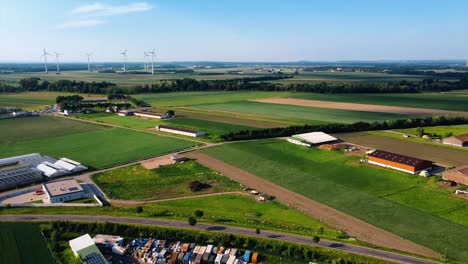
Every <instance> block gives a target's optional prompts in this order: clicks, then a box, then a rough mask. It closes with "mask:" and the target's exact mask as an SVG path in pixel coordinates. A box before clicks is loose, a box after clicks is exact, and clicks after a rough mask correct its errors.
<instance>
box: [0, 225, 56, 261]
mask: <svg viewBox="0 0 468 264" xmlns="http://www.w3.org/2000/svg"><path fill="white" fill-rule="evenodd" d="M0 230H1V231H0V248H1V249H2V251H1V254H0V263H5V264H7V263H8V264H36V263H53V259H52V256H51V255H50V253H49V250H48V249H47V244H46V242H45V240H44V238H43V237H42V235H41V230H40V228H39V226H38V225H36V224H32V223H10V222H0Z"/></svg>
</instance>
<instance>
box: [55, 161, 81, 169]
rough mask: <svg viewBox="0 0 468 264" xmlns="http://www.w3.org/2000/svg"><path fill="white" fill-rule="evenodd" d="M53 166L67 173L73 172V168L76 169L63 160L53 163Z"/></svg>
mask: <svg viewBox="0 0 468 264" xmlns="http://www.w3.org/2000/svg"><path fill="white" fill-rule="evenodd" d="M54 165H55V166H59V167H61V168H64V169H65V170H67V171H69V172H70V171H73V170H74V169H75V168H76V165H74V164H71V163H68V162H66V161H64V160H57V161H56V162H55V163H54Z"/></svg>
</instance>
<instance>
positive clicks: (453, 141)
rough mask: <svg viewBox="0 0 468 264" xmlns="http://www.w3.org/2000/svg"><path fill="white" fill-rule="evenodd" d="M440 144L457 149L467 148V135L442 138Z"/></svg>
mask: <svg viewBox="0 0 468 264" xmlns="http://www.w3.org/2000/svg"><path fill="white" fill-rule="evenodd" d="M442 143H444V144H447V145H452V146H457V147H468V134H463V135H458V136H453V137H448V138H444V139H442Z"/></svg>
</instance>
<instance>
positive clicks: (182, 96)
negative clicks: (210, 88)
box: [134, 91, 294, 107]
mask: <svg viewBox="0 0 468 264" xmlns="http://www.w3.org/2000/svg"><path fill="white" fill-rule="evenodd" d="M292 94H294V93H292V92H247V91H235V92H223V91H216V92H174V93H152V94H137V95H135V96H134V97H135V98H137V99H140V100H143V101H145V102H147V103H149V104H151V105H152V106H154V107H169V106H192V105H200V104H212V103H224V102H231V101H240V100H253V99H261V98H270V97H287V96H289V95H292Z"/></svg>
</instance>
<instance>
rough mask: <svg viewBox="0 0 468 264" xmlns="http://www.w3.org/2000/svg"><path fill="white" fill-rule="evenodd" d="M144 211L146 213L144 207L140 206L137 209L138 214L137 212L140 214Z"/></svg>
mask: <svg viewBox="0 0 468 264" xmlns="http://www.w3.org/2000/svg"><path fill="white" fill-rule="evenodd" d="M143 211H144V210H143V207H142V206H138V207H137V208H136V212H137V213H138V214H141V213H143Z"/></svg>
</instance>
